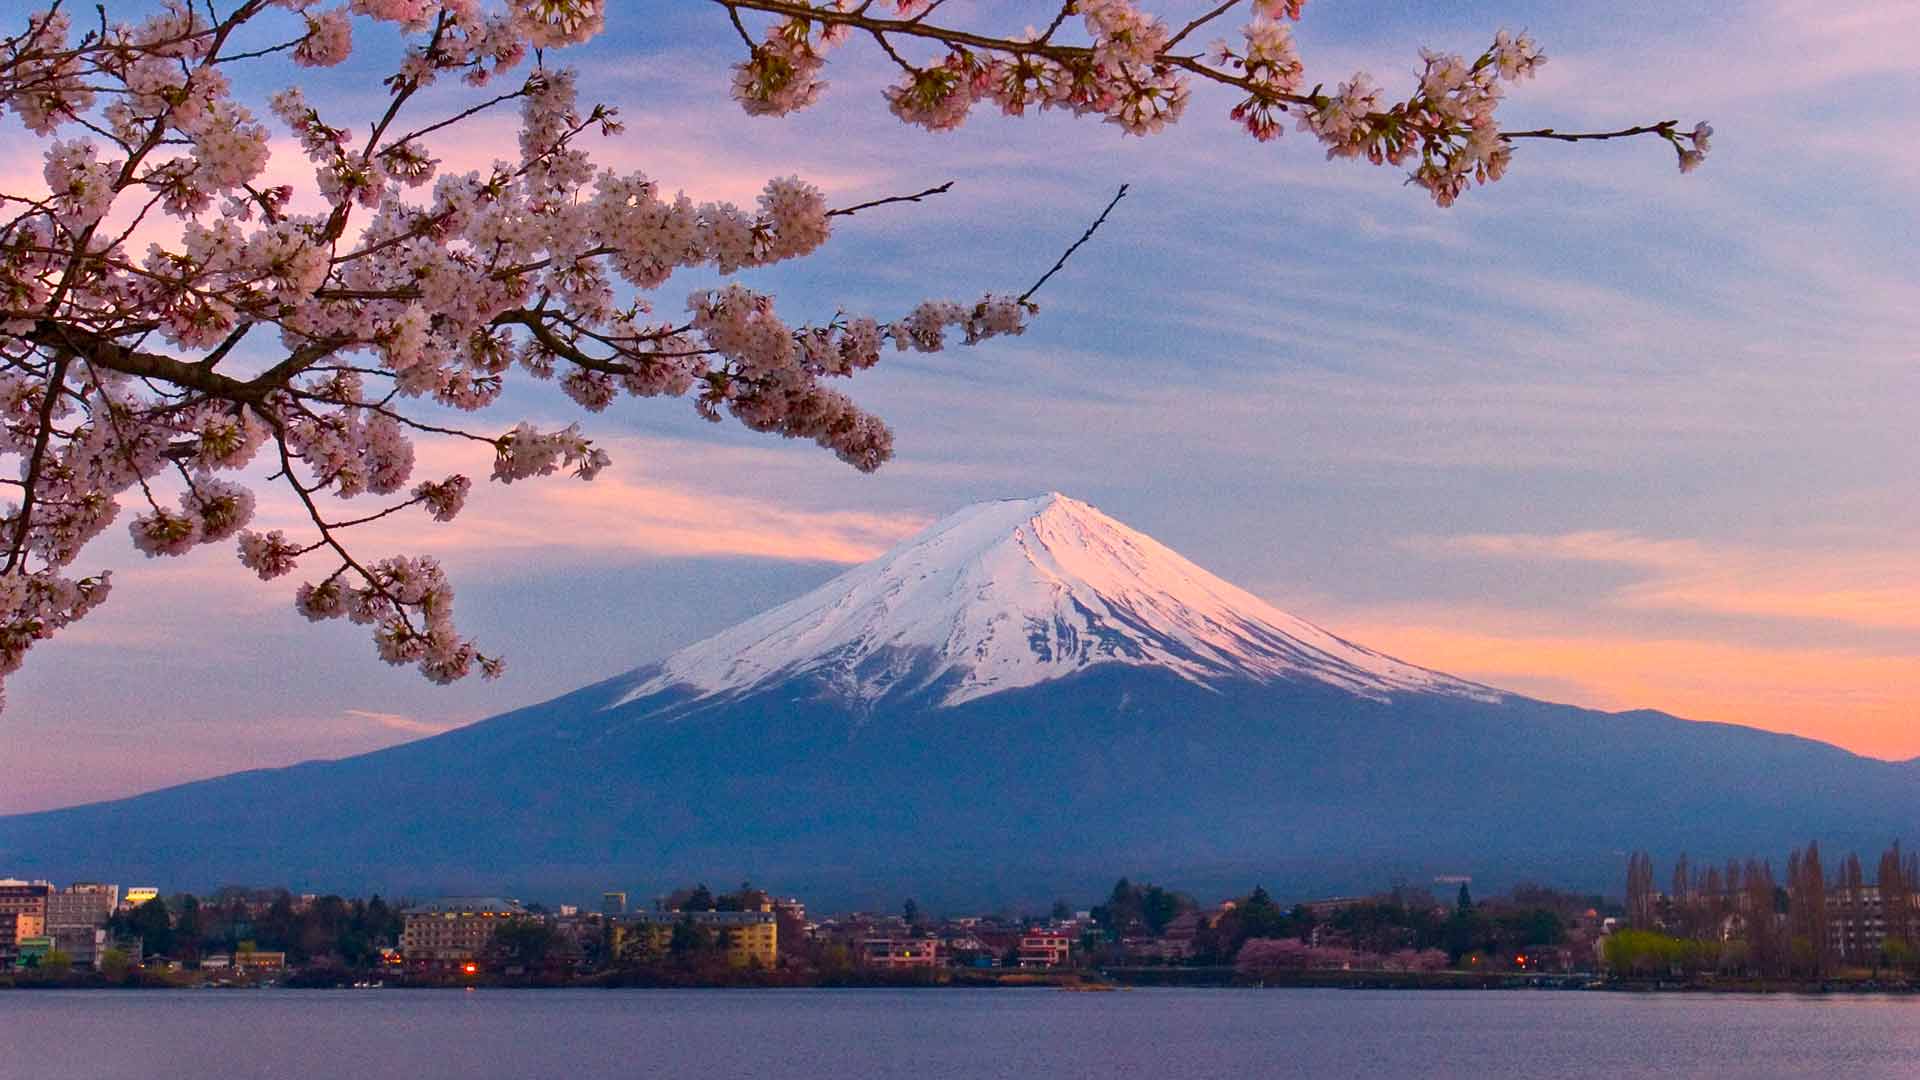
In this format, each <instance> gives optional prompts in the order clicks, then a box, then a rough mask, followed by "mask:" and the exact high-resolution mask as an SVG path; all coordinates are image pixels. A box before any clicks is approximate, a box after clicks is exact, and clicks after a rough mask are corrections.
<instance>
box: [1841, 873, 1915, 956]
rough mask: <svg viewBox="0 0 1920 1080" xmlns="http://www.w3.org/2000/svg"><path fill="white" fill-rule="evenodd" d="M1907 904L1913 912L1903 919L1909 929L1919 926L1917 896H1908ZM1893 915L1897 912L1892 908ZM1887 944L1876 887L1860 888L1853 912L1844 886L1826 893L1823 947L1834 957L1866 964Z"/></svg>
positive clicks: (1883, 904)
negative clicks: (1825, 932)
mask: <svg viewBox="0 0 1920 1080" xmlns="http://www.w3.org/2000/svg"><path fill="white" fill-rule="evenodd" d="M1907 903H1908V905H1909V906H1910V907H1911V908H1912V909H1913V910H1912V913H1911V914H1909V915H1908V916H1907V919H1906V922H1907V924H1908V925H1909V926H1920V893H1910V894H1908V896H1907ZM1895 913H1896V914H1898V909H1897V905H1896V911H1895ZM1886 941H1887V905H1886V901H1884V900H1882V899H1881V897H1880V887H1879V886H1877V885H1864V886H1861V888H1860V907H1859V910H1858V911H1857V912H1856V911H1855V910H1854V905H1853V896H1852V893H1851V892H1850V890H1848V889H1847V888H1845V887H1844V886H1834V887H1832V888H1829V889H1828V890H1827V944H1828V945H1829V946H1830V947H1831V948H1832V949H1833V951H1834V953H1835V954H1836V955H1838V956H1840V957H1842V958H1845V959H1847V960H1851V961H1855V962H1870V960H1871V958H1873V957H1875V956H1878V955H1879V953H1880V950H1881V948H1882V947H1883V946H1884V945H1885V944H1886Z"/></svg>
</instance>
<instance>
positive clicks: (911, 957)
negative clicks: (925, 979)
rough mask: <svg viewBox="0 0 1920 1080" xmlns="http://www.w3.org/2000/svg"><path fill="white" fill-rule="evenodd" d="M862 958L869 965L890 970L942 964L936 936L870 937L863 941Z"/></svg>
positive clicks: (861, 947) (930, 966)
mask: <svg viewBox="0 0 1920 1080" xmlns="http://www.w3.org/2000/svg"><path fill="white" fill-rule="evenodd" d="M860 960H861V962H862V963H864V964H866V965H867V966H868V967H876V968H886V969H890V970H898V969H910V968H933V967H939V966H940V942H939V941H938V940H937V939H934V938H892V937H881V938H868V939H867V940H866V941H864V942H862V943H861V946H860Z"/></svg>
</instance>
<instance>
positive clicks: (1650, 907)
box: [1627, 851, 1659, 930]
mask: <svg viewBox="0 0 1920 1080" xmlns="http://www.w3.org/2000/svg"><path fill="white" fill-rule="evenodd" d="M1653 900H1654V897H1653V856H1651V855H1648V854H1647V853H1646V852H1644V851H1636V852H1634V853H1633V854H1632V855H1629V856H1627V923H1628V925H1630V926H1632V927H1633V928H1634V929H1635V930H1651V929H1653V928H1654V927H1655V926H1656V925H1657V924H1658V922H1659V919H1658V916H1657V915H1656V914H1655V909H1654V902H1653Z"/></svg>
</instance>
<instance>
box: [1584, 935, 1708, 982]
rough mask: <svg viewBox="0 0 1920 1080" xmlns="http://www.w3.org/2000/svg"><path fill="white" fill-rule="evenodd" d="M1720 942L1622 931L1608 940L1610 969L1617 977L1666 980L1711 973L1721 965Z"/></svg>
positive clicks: (1608, 965) (1607, 958)
mask: <svg viewBox="0 0 1920 1080" xmlns="http://www.w3.org/2000/svg"><path fill="white" fill-rule="evenodd" d="M1720 952H1721V950H1720V948H1719V943H1718V942H1711V941H1696V940H1693V939H1691V938H1677V937H1674V936H1672V935H1670V934H1662V933H1659V932H1657V931H1653V930H1621V931H1618V932H1616V933H1614V934H1612V935H1610V936H1609V937H1608V938H1607V939H1606V945H1605V948H1604V954H1605V957H1606V962H1607V969H1608V970H1610V971H1612V972H1614V973H1615V974H1618V975H1635V976H1641V977H1667V976H1681V975H1691V974H1697V973H1699V972H1703V971H1712V970H1715V969H1716V968H1718V967H1719V965H1720V961H1721V955H1720Z"/></svg>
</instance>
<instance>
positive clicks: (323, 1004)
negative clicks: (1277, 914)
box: [0, 989, 1920, 1080]
mask: <svg viewBox="0 0 1920 1080" xmlns="http://www.w3.org/2000/svg"><path fill="white" fill-rule="evenodd" d="M1815 1074H1825V1075H1833V1076H1845V1077H1847V1078H1848V1080H1863V1078H1868V1077H1913V1076H1916V1075H1920V998H1894V997H1865V996H1846V997H1787V996H1770V997H1744V996H1741V997H1736V996H1688V995H1678V994H1659V995H1652V994H1648V995H1631V994H1610V993H1581V992H1563V993H1555V992H1537V991H1536V992H1505V993H1502V992H1467V991H1434V992H1421V991H1343V990H1219V989H1201V990H1194V989H1141V990H1132V991H1122V992H1115V993H1065V992H1061V991H1057V990H738V991H736V990H471V991H465V990H312V991H301V990H253V991H249V990H242V991H217V990H205V991H160V992H139V991H52V992H37V991H36V992H7V993H0V1077H7V1078H9V1080H10V1078H12V1077H23V1078H24V1077H33V1078H35V1080H42V1078H45V1077H50V1076H60V1077H68V1076H71V1077H85V1078H87V1080H120V1078H128V1080H132V1078H138V1080H162V1078H166V1077H172V1076H186V1075H202V1076H219V1077H222V1078H224V1080H252V1078H267V1077H276V1078H277V1077H317V1076H341V1077H409V1078H425V1080H437V1078H443V1077H444V1078H449V1080H452V1078H459V1080H474V1078H477V1077H478V1078H491V1077H635V1076H661V1077H715V1078H718V1077H745V1076H754V1077H762V1078H765V1080H815V1078H828V1077H832V1078H842V1077H914V1078H917V1080H927V1078H943V1077H997V1076H1006V1077H1016V1076H1018V1077H1048V1078H1075V1077H1088V1078H1094V1077H1098V1078H1101V1080H1110V1078H1114V1077H1134V1076H1139V1077H1153V1078H1155V1080H1179V1078H1187V1077H1236V1078H1249V1077H1265V1076H1311V1077H1378V1076H1427V1077H1481V1076H1526V1077H1590V1076H1591V1077H1608V1078H1610V1080H1621V1078H1628V1077H1656V1076H1657V1077H1671V1076H1708V1075H1712V1076H1716V1077H1773V1076H1778V1077H1798V1076H1809V1075H1815Z"/></svg>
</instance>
